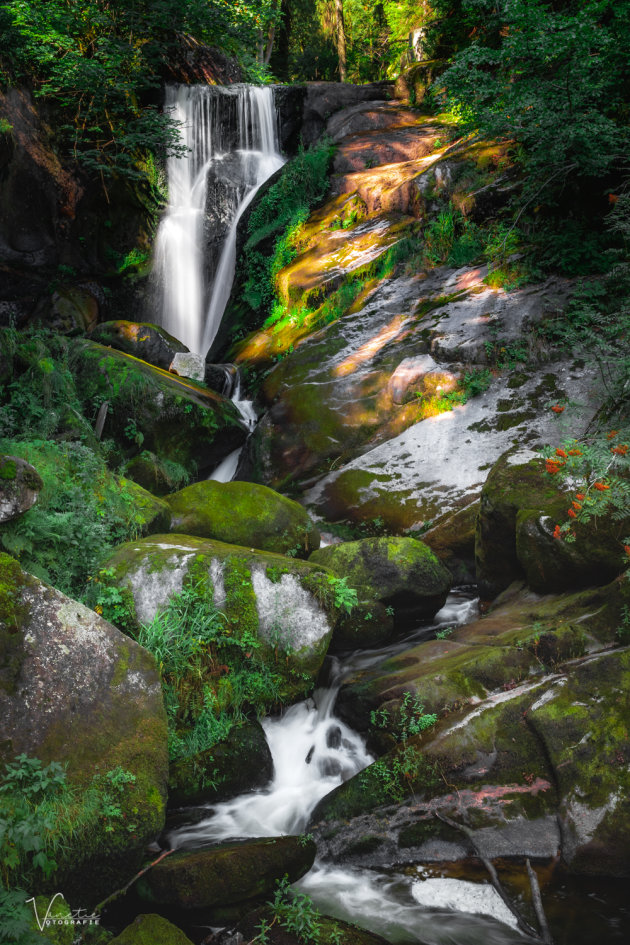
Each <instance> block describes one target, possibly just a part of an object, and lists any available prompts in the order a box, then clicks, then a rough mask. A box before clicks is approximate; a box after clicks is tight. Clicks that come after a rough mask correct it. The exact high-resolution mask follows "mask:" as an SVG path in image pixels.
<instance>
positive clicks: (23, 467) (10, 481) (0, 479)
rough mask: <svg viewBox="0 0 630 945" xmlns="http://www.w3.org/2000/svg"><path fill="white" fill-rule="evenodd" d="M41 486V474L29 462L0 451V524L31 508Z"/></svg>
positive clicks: (42, 484) (42, 485)
mask: <svg viewBox="0 0 630 945" xmlns="http://www.w3.org/2000/svg"><path fill="white" fill-rule="evenodd" d="M43 487H44V483H43V482H42V479H41V476H40V475H39V473H38V472H37V470H36V469H35V468H34V467H33V466H31V465H30V463H27V462H26V461H25V460H23V459H21V458H20V457H19V456H7V455H5V454H4V453H0V524H1V523H2V522H9V521H11V519H14V518H17V517H18V516H19V515H22V514H23V513H24V512H27V511H28V510H29V509H30V508H32V507H33V506H34V505H35V503H36V502H37V497H38V495H39V493H40V492H41V490H42V489H43Z"/></svg>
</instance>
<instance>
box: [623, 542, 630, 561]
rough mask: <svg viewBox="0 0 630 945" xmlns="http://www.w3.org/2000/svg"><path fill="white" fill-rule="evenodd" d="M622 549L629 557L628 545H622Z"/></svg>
mask: <svg viewBox="0 0 630 945" xmlns="http://www.w3.org/2000/svg"><path fill="white" fill-rule="evenodd" d="M623 550H624V551H625V553H626V554H627V555H628V557H629V558H630V545H624V546H623Z"/></svg>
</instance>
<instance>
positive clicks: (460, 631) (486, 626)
mask: <svg viewBox="0 0 630 945" xmlns="http://www.w3.org/2000/svg"><path fill="white" fill-rule="evenodd" d="M623 587H624V582H623V581H615V582H613V583H612V584H610V585H608V586H606V587H604V588H594V589H590V590H585V591H581V592H578V593H574V594H565V595H556V596H551V595H550V596H547V597H540V596H539V595H537V594H534V593H533V592H532V591H529V590H527V589H525V588H523V586H522V585H514V586H513V587H511V588H509V589H508V590H507V591H506V592H505V593H504V594H502V595H501V596H500V597H499V598H497V600H496V601H495V603H494V605H493V607H492V608H491V610H490V611H489V613H488V614H487V615H486V616H485V617H482V618H481V619H478V620H474V621H473V622H471V623H468V624H466V625H465V626H463V627H456V628H454V629H451V631H450V633H447V634H446V635H445V636H443V637H442V638H441V639H430V640H424V641H423V642H420V643H418V644H416V645H415V646H413V647H410V648H408V649H407V650H405V651H404V653H400V654H397V655H395V656H393V657H389V658H387V657H385V658H384V659H383V660H382V662H380V663H377V664H374V665H372V666H370V667H368V668H367V669H364V670H361V671H359V672H356V673H354V674H353V675H351V676H349V677H348V678H346V679H345V680H344V682H343V684H342V687H341V689H340V692H339V696H338V699H337V704H336V711H337V713H338V714H339V716H340V717H341V718H342V719H343V720H344V721H345V722H347V723H348V725H350V726H352V727H353V728H355V729H358V730H359V731H363V732H368V733H370V734H371V735H373V732H370V717H371V713H372V712H373V711H375V710H378V709H381V708H385V709H386V710H387V713H388V719H387V720H386V724H385V726H384V731H386V732H389V733H390V734H394V733H395V732H396V728H397V725H398V712H399V707H400V704H401V701H402V693H404V692H410V693H412V694H415V695H416V696H417V698H418V699H419V701H420V702H421V703H422V704H423V706H424V711H425V712H426V713H436V714H437V715H438V716H440V717H441V716H444V715H447V714H450V713H452V712H457V711H459V710H460V709H462V707H464V706H468V705H473V704H475V703H476V702H477V701H478V700H479V699H485V698H487V697H488V696H489V695H491V694H492V693H496V692H510V691H512V690H513V689H514V688H515V687H516V686H518V685H520V684H522V683H524V682H525V681H526V680H527V679H528V678H530V677H532V676H540V675H541V674H542V673H544V672H545V668H555V667H557V666H558V665H560V664H561V663H562V662H563V661H565V660H568V659H571V658H575V657H579V656H581V655H583V654H584V653H587V652H595V651H598V650H600V649H602V648H603V647H607V646H610V645H611V644H613V643H614V641H615V639H616V634H617V628H618V626H619V624H620V621H621V620H622V614H623V605H624V597H623Z"/></svg>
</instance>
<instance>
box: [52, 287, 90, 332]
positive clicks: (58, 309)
mask: <svg viewBox="0 0 630 945" xmlns="http://www.w3.org/2000/svg"><path fill="white" fill-rule="evenodd" d="M97 321H98V299H97V298H96V296H95V294H94V292H93V291H90V288H89V287H88V286H63V287H60V288H59V289H57V290H56V292H53V296H52V300H51V307H50V312H49V313H48V317H47V318H46V324H47V327H49V328H52V329H53V331H58V332H60V333H61V334H66V335H76V334H84V333H85V332H86V331H90V330H91V329H92V328H94V327H95V325H96V323H97Z"/></svg>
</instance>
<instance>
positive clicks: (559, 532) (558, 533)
mask: <svg viewBox="0 0 630 945" xmlns="http://www.w3.org/2000/svg"><path fill="white" fill-rule="evenodd" d="M561 535H562V530H561V528H560V526H559V525H556V527H555V528H554V530H553V537H554V538H560V537H561Z"/></svg>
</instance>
